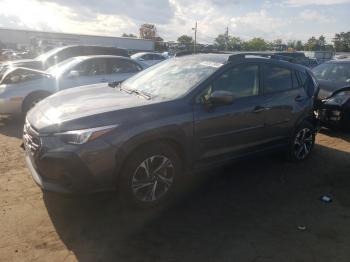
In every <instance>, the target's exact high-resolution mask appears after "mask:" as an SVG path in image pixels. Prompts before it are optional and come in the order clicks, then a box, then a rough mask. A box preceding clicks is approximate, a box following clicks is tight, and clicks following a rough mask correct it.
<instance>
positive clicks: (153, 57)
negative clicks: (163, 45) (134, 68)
mask: <svg viewBox="0 0 350 262" xmlns="http://www.w3.org/2000/svg"><path fill="white" fill-rule="evenodd" d="M131 58H132V59H135V60H137V61H142V62H144V63H146V64H147V65H149V66H151V65H155V64H157V63H159V62H162V61H163V60H165V59H166V58H165V57H164V56H163V55H162V54H158V53H149V52H148V53H146V52H143V53H136V54H134V55H132V56H131Z"/></svg>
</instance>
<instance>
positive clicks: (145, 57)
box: [142, 54, 153, 60]
mask: <svg viewBox="0 0 350 262" xmlns="http://www.w3.org/2000/svg"><path fill="white" fill-rule="evenodd" d="M142 58H143V59H145V60H152V59H153V56H152V55H151V54H146V55H143V56H142Z"/></svg>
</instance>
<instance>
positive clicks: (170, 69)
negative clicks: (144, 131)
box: [122, 57, 222, 99]
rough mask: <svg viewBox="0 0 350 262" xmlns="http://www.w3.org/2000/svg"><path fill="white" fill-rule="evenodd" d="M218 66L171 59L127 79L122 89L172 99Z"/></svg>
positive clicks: (196, 61) (185, 59)
mask: <svg viewBox="0 0 350 262" xmlns="http://www.w3.org/2000/svg"><path fill="white" fill-rule="evenodd" d="M220 66H222V63H218V62H213V61H210V60H202V59H198V58H196V57H182V58H173V59H170V60H167V61H165V62H162V63H159V64H157V65H155V66H153V67H150V68H148V69H147V70H145V71H143V72H141V73H139V74H137V75H135V76H134V77H132V78H129V79H128V80H126V81H125V82H124V83H123V84H122V87H123V88H126V89H131V90H138V91H141V92H144V93H146V94H149V95H151V96H152V97H161V98H164V99H174V98H177V97H179V96H181V95H184V94H185V93H187V92H188V91H189V90H190V89H191V88H192V87H193V86H195V85H196V84H198V83H199V82H201V81H203V80H204V79H206V78H207V77H208V76H210V75H211V74H212V73H213V72H215V71H216V70H217V69H218V68H219V67H220Z"/></svg>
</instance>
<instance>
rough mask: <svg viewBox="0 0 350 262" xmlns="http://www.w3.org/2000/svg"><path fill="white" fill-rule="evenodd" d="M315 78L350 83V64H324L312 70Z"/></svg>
mask: <svg viewBox="0 0 350 262" xmlns="http://www.w3.org/2000/svg"><path fill="white" fill-rule="evenodd" d="M312 72H313V73H314V75H315V77H316V78H317V79H320V80H331V81H337V82H344V83H349V82H350V63H339V64H337V63H325V64H322V65H319V66H316V67H315V68H314V69H312Z"/></svg>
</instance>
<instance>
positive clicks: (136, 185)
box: [119, 143, 183, 208]
mask: <svg viewBox="0 0 350 262" xmlns="http://www.w3.org/2000/svg"><path fill="white" fill-rule="evenodd" d="M182 172H183V164H182V161H181V159H180V157H179V156H178V153H177V152H176V151H175V150H174V149H173V148H172V147H171V146H169V145H168V144H165V143H157V144H149V145H147V146H144V147H141V148H140V149H137V151H135V153H133V154H132V155H131V156H130V157H129V158H128V160H127V162H126V164H125V167H124V169H123V171H122V176H121V180H120V185H119V186H120V192H121V193H122V195H121V199H122V201H123V202H127V203H128V204H131V205H132V206H136V207H139V208H150V207H154V206H157V205H160V204H162V203H164V202H166V201H167V200H169V199H170V198H171V196H172V195H173V194H174V193H175V191H176V189H177V187H178V184H179V180H180V177H181V175H182Z"/></svg>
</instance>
